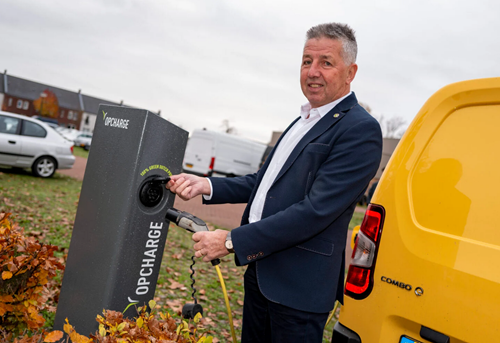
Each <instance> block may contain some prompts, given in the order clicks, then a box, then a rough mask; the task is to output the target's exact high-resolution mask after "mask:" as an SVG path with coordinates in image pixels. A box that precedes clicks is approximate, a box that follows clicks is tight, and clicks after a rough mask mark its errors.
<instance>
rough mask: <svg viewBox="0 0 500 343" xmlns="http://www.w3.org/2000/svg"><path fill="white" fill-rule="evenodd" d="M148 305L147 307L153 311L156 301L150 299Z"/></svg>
mask: <svg viewBox="0 0 500 343" xmlns="http://www.w3.org/2000/svg"><path fill="white" fill-rule="evenodd" d="M148 305H149V308H150V309H151V311H153V310H154V309H155V307H156V301H154V300H150V301H149V303H148Z"/></svg>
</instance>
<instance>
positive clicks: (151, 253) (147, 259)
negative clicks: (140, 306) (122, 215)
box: [128, 222, 163, 302]
mask: <svg viewBox="0 0 500 343" xmlns="http://www.w3.org/2000/svg"><path fill="white" fill-rule="evenodd" d="M162 229H163V223H155V222H151V223H150V225H149V230H148V240H147V241H146V246H145V250H144V256H143V259H142V264H141V269H140V271H139V278H138V279H137V287H136V289H135V295H134V297H135V296H138V295H139V296H141V295H145V294H147V293H148V292H149V287H150V284H151V281H150V278H149V277H150V276H151V275H153V271H154V268H155V262H156V253H157V250H158V245H159V242H160V238H161V235H162V231H163V230H162ZM160 254H161V252H160ZM128 301H129V302H138V300H133V299H132V298H131V297H128Z"/></svg>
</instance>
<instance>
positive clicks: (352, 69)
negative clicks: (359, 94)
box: [346, 63, 358, 85]
mask: <svg viewBox="0 0 500 343" xmlns="http://www.w3.org/2000/svg"><path fill="white" fill-rule="evenodd" d="M357 72H358V65H357V64H356V63H353V64H351V65H350V66H349V67H347V78H346V84H348V85H350V84H351V82H352V81H353V80H354V77H355V76H356V73H357Z"/></svg>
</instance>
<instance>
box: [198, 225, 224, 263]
mask: <svg viewBox="0 0 500 343" xmlns="http://www.w3.org/2000/svg"><path fill="white" fill-rule="evenodd" d="M226 237H227V231H225V230H215V231H203V232H197V233H195V234H194V235H193V237H192V239H193V241H195V242H196V243H195V244H194V246H193V247H194V250H195V251H196V252H195V254H194V256H195V257H203V262H210V261H212V260H214V259H216V258H221V257H224V256H226V255H229V251H227V249H226V246H225V242H226Z"/></svg>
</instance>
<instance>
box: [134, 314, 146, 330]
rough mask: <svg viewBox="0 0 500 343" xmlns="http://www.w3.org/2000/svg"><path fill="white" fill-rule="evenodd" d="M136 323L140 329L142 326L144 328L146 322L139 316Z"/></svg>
mask: <svg viewBox="0 0 500 343" xmlns="http://www.w3.org/2000/svg"><path fill="white" fill-rule="evenodd" d="M136 323H137V327H138V328H139V329H140V328H142V325H143V324H144V319H142V317H139V318H137V321H136Z"/></svg>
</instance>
